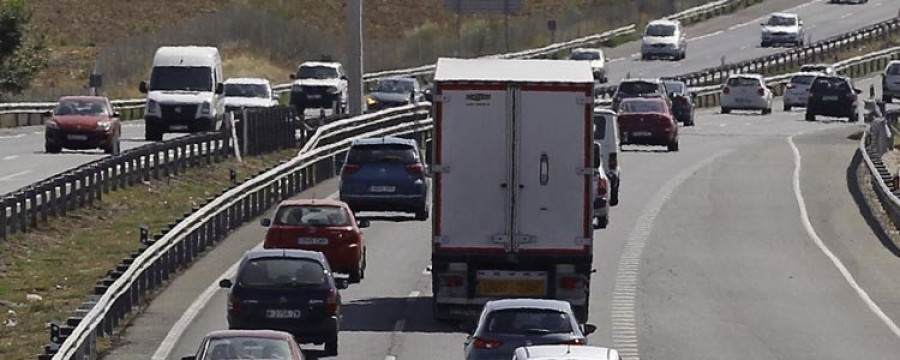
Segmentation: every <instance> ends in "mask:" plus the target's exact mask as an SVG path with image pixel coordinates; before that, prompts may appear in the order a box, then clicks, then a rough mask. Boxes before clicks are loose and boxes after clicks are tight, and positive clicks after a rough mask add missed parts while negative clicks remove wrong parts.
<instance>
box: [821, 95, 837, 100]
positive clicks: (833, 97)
mask: <svg viewBox="0 0 900 360" xmlns="http://www.w3.org/2000/svg"><path fill="white" fill-rule="evenodd" d="M837 99H838V97H837V96H823V97H822V101H837Z"/></svg>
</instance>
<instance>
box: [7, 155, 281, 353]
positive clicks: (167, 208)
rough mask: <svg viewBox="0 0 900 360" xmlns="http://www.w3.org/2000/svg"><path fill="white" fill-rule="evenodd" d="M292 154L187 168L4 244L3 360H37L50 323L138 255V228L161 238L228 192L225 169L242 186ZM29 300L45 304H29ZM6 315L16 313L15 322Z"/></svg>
mask: <svg viewBox="0 0 900 360" xmlns="http://www.w3.org/2000/svg"><path fill="white" fill-rule="evenodd" d="M295 153H296V150H287V151H282V152H279V153H274V154H270V155H267V156H262V157H252V158H248V159H246V162H245V163H244V164H239V163H236V162H234V161H225V162H222V163H218V164H213V165H212V166H209V167H201V168H193V169H189V170H188V171H187V172H186V173H184V174H182V175H179V176H177V177H172V178H171V179H170V181H168V182H167V181H164V180H163V181H151V182H149V183H146V184H143V185H138V186H134V187H131V188H127V189H124V190H120V191H116V192H112V193H110V194H109V195H106V196H105V197H104V198H103V201H102V202H100V203H99V204H97V205H95V206H92V207H88V208H84V209H79V210H77V211H74V212H71V213H69V215H68V216H66V217H63V218H56V219H51V221H49V222H48V223H47V224H44V225H42V226H41V228H40V229H39V230H37V231H34V232H31V233H28V234H25V235H16V236H12V237H11V238H10V239H8V240H6V241H3V242H0V301H2V304H0V310H2V313H0V319H2V320H3V321H9V320H13V321H15V322H16V325H15V326H13V327H9V326H2V325H0V359H4V360H12V359H33V358H35V354H37V353H38V352H39V351H40V350H41V349H42V348H43V346H44V345H45V344H46V343H47V342H48V340H49V332H48V328H47V323H49V322H50V321H53V320H57V321H64V320H65V318H66V317H68V316H71V315H72V311H73V310H74V309H75V308H76V307H77V306H79V305H80V304H81V302H82V301H83V300H84V298H85V296H86V295H88V294H91V293H93V288H94V285H95V283H96V282H97V281H98V280H99V279H101V278H102V277H104V276H105V275H106V272H107V271H108V270H111V269H114V268H115V266H116V264H118V263H119V262H120V261H121V260H122V259H123V258H125V257H127V256H128V254H130V253H131V252H132V251H135V250H137V248H138V246H139V242H138V228H139V226H140V224H142V223H146V224H148V225H150V228H151V232H152V233H156V232H158V231H159V229H161V228H163V227H164V226H165V225H166V224H168V223H169V222H171V221H173V220H175V219H177V218H178V217H179V215H181V214H183V213H185V212H187V211H190V210H191V207H192V206H194V205H196V204H197V203H198V202H199V201H200V199H202V198H206V197H210V196H215V195H216V194H217V193H218V192H219V191H220V190H221V189H224V188H226V187H227V186H228V181H229V179H228V169H230V168H234V169H235V170H236V171H237V172H238V174H239V179H243V178H246V177H249V176H252V175H254V174H256V173H258V171H259V170H261V169H264V168H267V167H269V166H271V165H274V164H277V163H278V162H279V161H280V160H283V159H286V158H289V157H291V156H293V154H295ZM28 294H37V295H39V296H41V297H42V298H43V299H42V300H41V301H37V302H29V301H27V300H26V296H27V295H28ZM7 311H14V312H15V315H13V314H11V313H8V312H7Z"/></svg>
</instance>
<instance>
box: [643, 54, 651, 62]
mask: <svg viewBox="0 0 900 360" xmlns="http://www.w3.org/2000/svg"><path fill="white" fill-rule="evenodd" d="M647 60H650V57H649V56H647V55H646V54H641V61H647Z"/></svg>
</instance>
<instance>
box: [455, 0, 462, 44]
mask: <svg viewBox="0 0 900 360" xmlns="http://www.w3.org/2000/svg"><path fill="white" fill-rule="evenodd" d="M461 56H462V0H456V57H461Z"/></svg>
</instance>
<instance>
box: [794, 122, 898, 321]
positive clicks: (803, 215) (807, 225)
mask: <svg viewBox="0 0 900 360" xmlns="http://www.w3.org/2000/svg"><path fill="white" fill-rule="evenodd" d="M794 136H796V135H791V136H789V137H788V138H787V140H788V144H790V145H791V151H792V152H793V153H794V175H793V188H794V197H795V198H796V199H797V205H798V206H799V207H800V220H802V222H803V228H804V229H805V230H806V233H807V234H808V235H809V238H810V239H812V240H813V242H814V243H815V244H816V246H818V247H819V250H822V253H824V254H825V256H826V257H828V259H829V260H831V263H832V264H834V267H836V268H837V269H838V271H839V272H840V273H841V276H843V277H844V280H845V281H847V283H848V284H849V285H850V287H851V288H853V290H854V291H856V294H857V295H858V296H859V297H860V299H862V301H863V302H864V303H865V304H866V306H867V307H868V308H869V310H871V311H872V313H874V314H875V316H876V317H878V319H879V320H881V322H882V323H884V325H886V326H887V327H888V329H889V330H890V331H891V332H892V333H893V334H894V336H896V337H897V338H900V328H898V327H897V324H895V323H894V321H893V320H891V318H890V317H888V316H887V314H885V313H884V311H882V310H881V308H880V307H879V306H878V304H876V303H875V301H874V300H872V298H871V297H870V296H869V293H867V292H866V291H865V290H863V288H862V287H861V286H859V283H857V282H856V279H855V278H853V274H851V273H850V270H847V267H846V266H844V263H843V262H841V260H840V259H838V257H837V256H835V255H834V253H833V252H831V250H830V249H828V246H826V245H825V243H824V242H823V241H822V239H821V238H819V235H818V234H817V233H816V229H815V228H813V226H812V222H810V220H809V213H808V212H807V211H806V201H805V200H803V191H801V189H800V169H801V166H802V164H803V163H802V160H803V159H802V158H801V156H800V150H799V149H798V148H797V145H796V144H794Z"/></svg>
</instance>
